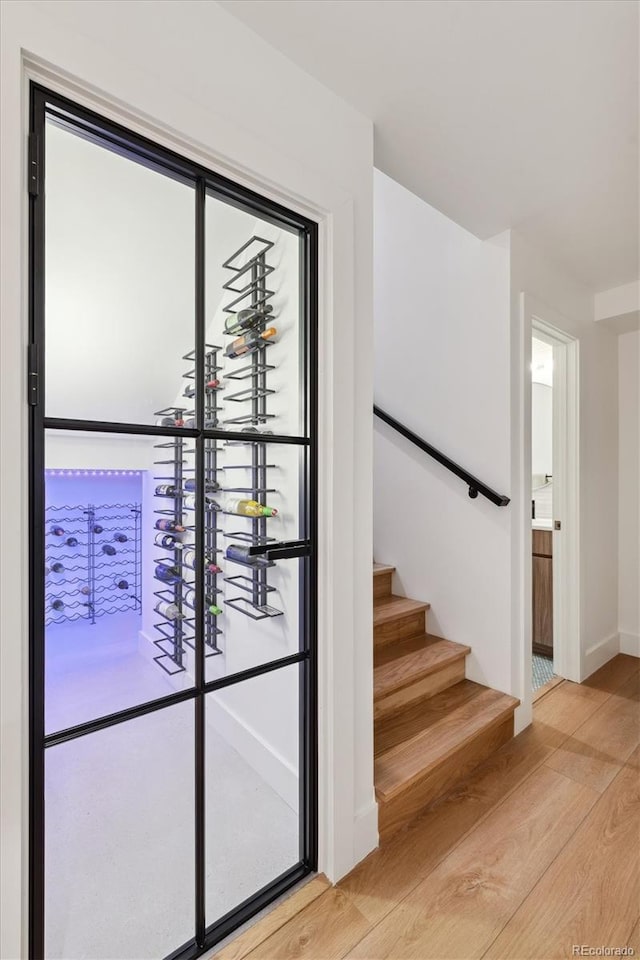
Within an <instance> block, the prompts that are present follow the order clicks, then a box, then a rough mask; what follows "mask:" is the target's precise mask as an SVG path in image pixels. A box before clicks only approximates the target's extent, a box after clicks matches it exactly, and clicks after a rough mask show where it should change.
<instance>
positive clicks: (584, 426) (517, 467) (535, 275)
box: [511, 231, 618, 679]
mask: <svg viewBox="0 0 640 960" xmlns="http://www.w3.org/2000/svg"><path fill="white" fill-rule="evenodd" d="M522 292H524V293H526V294H527V295H528V296H530V297H532V298H535V300H536V301H537V302H538V303H540V304H542V305H547V306H548V307H549V308H550V310H551V311H552V312H553V314H554V317H555V318H556V321H555V322H557V323H558V324H559V325H560V326H561V329H562V330H564V332H566V333H567V334H569V335H570V336H572V337H576V338H577V339H578V342H579V356H580V369H579V379H580V398H579V404H580V558H581V566H580V571H579V576H580V596H581V605H580V636H581V644H582V649H581V664H580V674H581V678H583V679H584V678H585V677H587V676H589V674H590V673H593V671H594V670H596V669H598V667H599V666H601V664H602V663H604V662H606V660H607V659H609V658H610V657H611V656H613V655H614V654H615V653H617V651H618V639H617V634H618V626H617V621H618V616H617V608H618V360H617V339H616V336H615V334H614V333H613V332H612V331H610V330H608V329H606V328H604V327H603V326H602V325H601V324H596V323H594V321H593V295H592V293H591V292H590V291H589V290H587V289H586V288H585V287H583V286H582V285H581V284H579V283H578V282H577V281H575V280H573V279H572V278H571V277H570V276H569V275H568V274H567V273H566V272H565V271H564V270H563V269H562V267H561V266H560V265H558V264H556V263H554V262H553V261H552V260H550V259H549V257H547V256H546V255H545V254H544V253H543V252H541V251H539V250H536V249H535V248H534V247H532V246H531V245H530V244H529V243H527V242H526V241H525V239H524V238H523V237H522V236H521V235H520V234H518V233H517V232H516V231H512V232H511V312H512V350H513V351H514V361H513V362H514V371H516V370H517V369H518V367H517V358H518V356H519V355H520V353H519V351H520V349H521V345H520V336H521V319H520V295H521V293H522ZM542 319H543V320H544V319H545V317H544V316H543V317H542ZM525 335H526V334H525ZM512 390H513V394H512V404H513V411H514V420H513V436H512V443H513V449H514V459H513V476H512V485H511V486H512V490H513V491H514V496H517V492H518V491H519V490H522V489H523V487H522V484H523V476H522V473H521V463H520V461H519V458H518V457H517V455H516V454H517V451H518V449H519V447H520V445H521V433H520V429H521V426H520V422H519V397H520V393H521V390H522V384H521V382H520V380H519V378H518V377H517V376H515V375H514V378H513V382H512ZM513 549H514V571H515V570H516V565H517V564H518V563H520V562H521V557H522V556H523V554H524V550H523V544H522V543H521V542H520V541H519V539H518V535H517V532H516V535H515V536H514V542H513ZM520 629H521V627H519V626H518V624H517V623H514V635H516V633H517V631H518V630H520Z"/></svg>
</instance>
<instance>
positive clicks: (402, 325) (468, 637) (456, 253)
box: [374, 171, 511, 691]
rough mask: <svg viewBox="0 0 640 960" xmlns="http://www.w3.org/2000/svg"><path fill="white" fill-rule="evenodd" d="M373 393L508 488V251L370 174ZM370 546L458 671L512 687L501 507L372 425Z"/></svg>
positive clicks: (507, 533)
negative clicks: (454, 653)
mask: <svg viewBox="0 0 640 960" xmlns="http://www.w3.org/2000/svg"><path fill="white" fill-rule="evenodd" d="M374 209H375V233H374V290H375V314H374V316H375V347H376V349H375V380H374V382H375V398H376V403H377V404H378V405H379V406H380V407H382V408H383V409H384V410H386V411H387V412H388V413H390V414H391V415H392V416H395V417H396V418H397V419H398V420H400V421H401V422H403V423H405V424H406V425H407V426H408V427H409V428H410V429H411V430H413V431H414V432H415V433H417V434H418V435H419V436H421V437H424V439H425V440H427V441H428V442H429V443H432V444H433V445H434V446H436V447H438V448H439V449H440V450H442V451H443V452H444V453H446V454H447V455H448V456H450V457H451V458H452V459H453V460H455V461H457V462H458V463H460V464H462V465H463V466H464V467H465V468H466V469H467V470H469V471H471V472H472V473H473V474H475V475H476V476H478V477H479V478H481V479H482V480H483V481H484V482H485V483H488V484H489V485H490V486H492V487H493V488H494V489H496V490H498V491H499V492H501V493H506V494H507V495H508V494H509V487H510V483H509V479H510V446H509V423H510V414H509V252H508V247H507V246H506V245H505V243H504V242H501V241H500V240H496V241H490V242H486V243H484V242H482V241H480V240H478V239H477V238H476V237H474V236H472V235H471V234H470V233H468V232H467V231H466V230H463V229H462V228H461V227H459V226H457V225H456V224H455V223H453V222H452V221H451V220H448V219H447V218H446V217H445V216H443V215H442V214H440V213H438V212H437V211H436V210H434V209H433V208H432V207H430V206H429V205H428V204H426V203H424V202H423V201H422V200H420V199H418V198H417V197H416V196H414V195H413V194H411V193H410V192H409V191H408V190H405V189H404V188H403V187H401V186H400V185H399V184H397V183H395V182H394V181H393V180H391V179H390V178H389V177H387V176H385V175H384V174H382V173H379V172H377V171H376V174H375V177H374ZM374 441H375V442H374V556H375V559H376V560H377V561H380V562H383V563H389V564H393V565H394V566H395V567H396V568H397V576H396V584H395V589H396V591H398V592H401V593H403V594H406V595H407V596H410V597H414V598H417V599H421V600H427V601H429V602H430V603H431V610H430V611H429V614H428V629H429V630H430V632H431V633H434V634H438V635H440V636H445V637H447V638H448V639H450V640H455V641H457V642H459V643H466V644H469V646H470V647H471V648H472V653H471V655H470V656H469V657H468V659H467V676H469V677H470V678H471V679H473V680H476V681H478V682H480V683H485V684H488V685H489V686H492V687H496V688H498V689H500V690H504V691H509V690H510V689H511V667H510V664H511V649H510V648H511V633H510V616H511V591H510V579H511V571H510V550H511V539H510V538H511V511H510V508H509V507H507V508H502V507H496V506H494V504H492V503H490V502H489V501H488V500H485V499H484V498H482V497H479V498H478V499H476V500H471V499H470V498H469V497H468V494H467V488H466V487H465V486H464V484H463V483H461V482H460V481H459V480H457V479H456V478H455V477H453V476H452V475H451V474H450V473H448V472H447V471H446V470H445V469H444V468H443V467H440V466H439V465H438V464H437V463H435V462H434V461H432V460H431V459H430V458H429V457H427V456H425V455H424V454H422V453H421V452H420V451H418V450H417V449H415V448H414V447H412V446H411V444H409V443H408V442H406V441H405V440H403V439H402V438H400V437H399V436H398V435H397V434H396V433H395V432H394V431H392V430H391V429H390V428H388V427H386V426H385V425H383V424H381V423H380V422H378V423H376V425H375V431H374Z"/></svg>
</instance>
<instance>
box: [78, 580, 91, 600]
mask: <svg viewBox="0 0 640 960" xmlns="http://www.w3.org/2000/svg"><path fill="white" fill-rule="evenodd" d="M80 593H81V594H82V595H83V597H88V596H90V594H91V587H90V586H88V585H87V584H86V583H85V584H84V586H82V587H80Z"/></svg>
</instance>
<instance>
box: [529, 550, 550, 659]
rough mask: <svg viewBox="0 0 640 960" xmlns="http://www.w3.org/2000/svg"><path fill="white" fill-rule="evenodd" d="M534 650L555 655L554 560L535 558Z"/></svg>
mask: <svg viewBox="0 0 640 960" xmlns="http://www.w3.org/2000/svg"><path fill="white" fill-rule="evenodd" d="M532 562H533V648H534V651H536V648H537V651H536V652H539V653H548V654H549V655H551V654H552V653H553V566H552V564H553V560H551V558H549V557H533V558H532Z"/></svg>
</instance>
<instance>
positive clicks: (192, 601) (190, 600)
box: [184, 590, 222, 616]
mask: <svg viewBox="0 0 640 960" xmlns="http://www.w3.org/2000/svg"><path fill="white" fill-rule="evenodd" d="M184 602H185V603H186V604H187V606H188V607H191V609H192V610H195V608H196V592H195V590H186V591H185V595H184ZM204 604H205V607H207V608H208V610H209V613H212V614H214V615H215V616H218V614H220V613H222V608H221V607H219V606H217V604H216V602H215V598H214V597H207V596H205V598H204Z"/></svg>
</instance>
